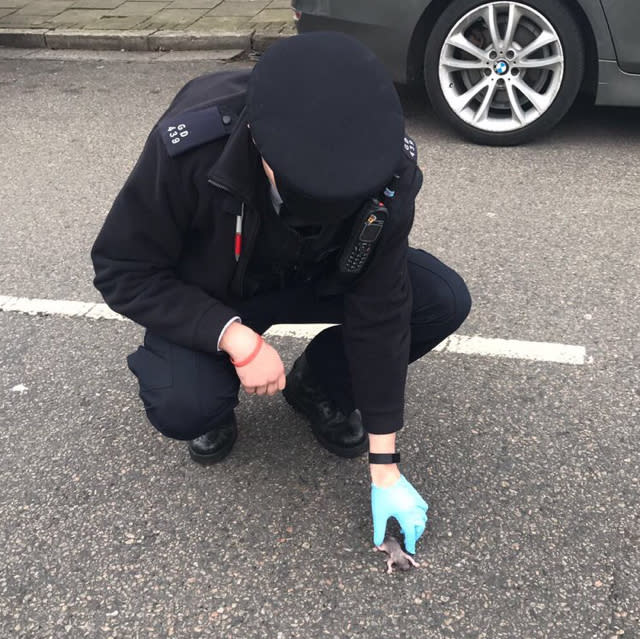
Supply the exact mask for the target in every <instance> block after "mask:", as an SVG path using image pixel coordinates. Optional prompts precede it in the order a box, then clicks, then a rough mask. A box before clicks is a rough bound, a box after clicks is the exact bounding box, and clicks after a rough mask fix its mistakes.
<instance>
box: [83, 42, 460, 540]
mask: <svg viewBox="0 0 640 639" xmlns="http://www.w3.org/2000/svg"><path fill="white" fill-rule="evenodd" d="M421 185H422V174H421V172H420V170H419V169H418V166H417V150H416V147H415V144H414V142H413V141H412V140H411V139H410V138H409V137H408V136H407V135H406V133H405V130H404V117H403V113H402V108H401V105H400V101H399V98H398V95H397V93H396V91H395V88H394V86H393V83H392V82H391V80H390V78H389V76H388V75H387V73H386V71H385V69H384V68H383V66H382V65H381V63H380V62H379V61H378V60H377V59H376V58H375V57H374V55H373V54H372V53H371V52H370V51H369V50H368V49H367V48H366V47H364V46H363V45H361V44H360V43H358V42H357V41H355V40H353V39H352V38H350V37H348V36H345V35H341V34H337V33H310V34H303V35H298V36H294V37H291V38H288V39H286V40H284V41H281V42H279V43H278V44H276V45H274V46H272V47H271V48H270V49H269V50H268V51H267V52H266V53H265V54H264V55H263V57H262V58H261V60H260V61H259V62H258V63H257V64H256V66H255V68H254V69H253V70H252V71H245V70H243V71H229V72H222V73H214V74H209V75H205V76H201V77H198V78H195V79H194V80H192V81H191V82H189V83H188V84H187V85H186V86H184V87H183V88H182V89H181V90H180V92H179V93H178V94H177V96H176V97H175V98H174V100H173V102H172V103H171V105H170V106H169V108H168V110H167V111H166V112H165V114H164V115H163V116H162V118H161V119H160V121H159V122H158V123H157V124H156V126H155V127H154V128H153V130H152V132H151V134H150V135H149V137H148V139H147V142H146V145H145V147H144V150H143V152H142V154H141V156H140V158H139V160H138V162H137V164H136V165H135V167H134V169H133V171H132V172H131V175H130V176H129V178H128V179H127V181H126V183H125V185H124V187H123V188H122V190H121V191H120V193H119V195H118V196H117V198H116V200H115V202H114V204H113V207H112V209H111V211H110V213H109V215H108V216H107V219H106V221H105V223H104V226H103V228H102V230H101V231H100V234H99V236H98V238H97V240H96V242H95V245H94V247H93V250H92V259H93V263H94V267H95V273H96V277H95V285H96V287H97V288H98V289H99V290H100V292H101V293H102V295H103V296H104V299H105V300H106V302H107V303H108V304H109V305H110V306H111V308H113V309H114V310H115V311H117V312H119V313H122V314H123V315H126V316H127V317H129V318H131V319H132V320H134V321H135V322H137V323H139V324H141V325H142V326H144V327H145V328H146V333H145V337H144V344H143V345H142V346H140V347H139V348H138V350H137V351H136V352H134V353H133V354H131V355H130V356H129V358H128V364H129V368H130V369H131V371H132V372H133V373H134V374H135V375H136V377H137V379H138V381H139V385H140V397H141V399H142V401H143V403H144V406H145V409H146V413H147V416H148V418H149V421H150V422H151V424H152V425H153V426H154V427H155V428H157V429H158V430H159V431H160V432H161V433H163V434H164V435H166V436H167V437H172V438H174V439H182V440H188V441H189V452H190V454H191V457H192V458H193V459H194V460H195V461H197V462H200V463H214V462H219V461H220V460H222V459H223V458H224V457H226V455H228V454H229V452H230V450H231V448H232V446H233V444H234V441H235V439H236V436H237V424H236V418H235V414H234V409H235V407H236V406H237V404H238V390H239V386H240V385H241V386H242V387H243V388H244V390H245V391H246V392H247V393H249V394H256V395H273V394H275V393H277V392H278V391H283V395H284V398H285V400H286V401H287V402H288V403H289V404H290V405H291V406H292V407H293V408H294V409H295V410H296V411H298V412H300V413H301V414H302V415H303V416H304V417H305V418H306V419H307V420H308V422H309V424H310V427H311V429H312V431H313V434H314V435H315V437H316V438H317V440H318V441H319V443H320V444H321V445H322V446H324V447H325V448H326V449H328V450H329V451H331V452H332V453H334V454H336V455H340V456H342V457H355V456H358V455H361V454H363V453H365V452H366V451H367V449H368V450H369V462H370V464H369V468H370V475H371V480H372V489H371V500H372V502H371V504H372V513H373V523H374V543H376V544H380V543H382V540H383V536H384V530H385V526H386V523H387V519H388V517H390V516H394V517H395V518H396V519H397V520H398V522H399V524H400V525H401V527H402V530H403V533H404V536H405V546H406V547H407V550H408V551H409V552H411V553H413V552H415V543H416V540H417V539H418V538H419V537H420V535H421V534H422V532H423V531H424V526H425V523H426V510H427V504H426V502H425V501H424V499H423V498H422V497H421V496H420V495H419V494H418V492H417V491H416V490H415V489H414V487H413V486H412V485H411V484H410V483H409V482H408V480H407V479H406V478H405V477H404V475H402V474H401V473H400V470H399V468H398V462H399V453H398V452H397V451H396V448H395V433H396V431H398V430H399V429H400V428H401V427H402V425H403V406H404V393H405V379H406V373H407V365H408V364H409V363H410V362H412V361H414V360H416V359H418V358H419V357H421V356H422V355H424V354H425V353H426V352H428V351H429V350H431V349H432V348H433V347H434V346H435V345H436V344H438V343H439V342H440V341H442V340H443V339H444V338H446V337H447V336H448V335H450V334H451V333H452V332H453V331H454V330H456V329H457V328H458V326H459V325H460V324H461V323H462V322H463V321H464V319H465V317H466V316H467V314H468V312H469V309H470V305H471V301H470V297H469V293H468V291H467V288H466V286H465V284H464V282H463V281H462V279H461V278H460V277H459V276H458V275H457V274H456V273H455V272H454V271H452V270H451V269H450V268H448V267H447V266H445V265H444V264H443V263H442V262H440V261H438V260H437V259H436V258H435V257H433V256H432V255H430V254H428V253H426V252H424V251H422V250H416V249H412V248H409V247H408V235H409V231H410V229H411V226H412V223H413V217H414V201H415V197H416V195H417V193H418V191H419V190H420V187H421ZM309 322H322V323H332V324H335V326H333V327H331V328H329V329H327V330H324V331H323V332H321V333H320V334H319V335H317V337H315V338H314V339H313V340H312V341H311V342H310V343H309V345H308V346H307V348H306V350H305V351H304V353H303V354H302V355H301V356H300V357H299V358H298V359H297V361H296V362H295V364H294V366H293V368H292V370H291V372H290V373H289V375H288V376H286V377H285V370H284V366H283V364H282V360H281V359H280V355H279V354H278V352H277V351H276V349H275V348H273V347H272V346H271V345H270V344H268V343H267V342H266V341H265V340H264V339H263V338H262V333H264V332H265V331H266V330H267V329H268V327H269V326H271V325H272V324H276V323H309Z"/></svg>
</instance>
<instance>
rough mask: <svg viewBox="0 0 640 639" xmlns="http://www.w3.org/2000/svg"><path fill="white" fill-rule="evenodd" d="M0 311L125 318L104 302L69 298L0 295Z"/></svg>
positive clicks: (95, 317)
mask: <svg viewBox="0 0 640 639" xmlns="http://www.w3.org/2000/svg"><path fill="white" fill-rule="evenodd" d="M0 311H11V312H14V313H25V314H27V315H58V316H62V317H88V318H90V319H115V320H127V318H126V317H123V316H122V315H118V313H114V312H113V311H112V310H111V309H110V308H109V307H108V306H107V305H106V304H96V303H94V302H74V301H71V300H45V299H32V298H29V297H8V296H6V295H0ZM127 321H128V320H127Z"/></svg>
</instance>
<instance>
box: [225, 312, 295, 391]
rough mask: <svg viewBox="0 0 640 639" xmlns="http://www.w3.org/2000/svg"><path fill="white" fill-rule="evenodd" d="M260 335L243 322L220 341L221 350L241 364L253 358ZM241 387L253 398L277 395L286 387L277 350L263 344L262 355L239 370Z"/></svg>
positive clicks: (237, 370)
mask: <svg viewBox="0 0 640 639" xmlns="http://www.w3.org/2000/svg"><path fill="white" fill-rule="evenodd" d="M259 339H260V335H258V334H257V333H256V332H255V331H253V330H251V329H250V328H249V327H248V326H244V325H243V324H240V323H239V322H234V323H233V324H231V325H230V326H229V327H228V328H227V330H226V331H225V332H224V335H223V336H222V339H221V340H220V348H221V349H222V350H223V351H226V352H227V353H228V354H229V356H230V357H231V359H232V360H234V361H236V362H241V361H242V360H243V359H246V358H247V357H249V355H251V353H252V352H253V350H254V349H255V347H256V344H257V342H258V340H259ZM235 368H236V373H237V374H238V378H239V379H240V384H242V387H243V388H244V390H245V391H246V392H247V393H249V394H254V393H255V394H257V395H275V394H276V393H277V392H278V391H281V390H282V389H283V388H284V387H285V384H286V377H285V371H284V364H283V363H282V360H281V359H280V355H278V351H276V349H275V348H273V346H270V345H269V344H267V343H266V342H263V343H262V346H261V347H260V350H259V351H258V354H257V355H256V356H255V358H254V359H253V360H252V361H251V362H249V363H248V364H246V365H245V366H236V367H235Z"/></svg>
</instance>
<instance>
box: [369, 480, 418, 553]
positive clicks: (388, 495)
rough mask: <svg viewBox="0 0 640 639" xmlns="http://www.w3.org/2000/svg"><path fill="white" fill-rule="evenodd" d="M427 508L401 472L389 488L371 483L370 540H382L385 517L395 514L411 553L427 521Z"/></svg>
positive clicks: (405, 543)
mask: <svg viewBox="0 0 640 639" xmlns="http://www.w3.org/2000/svg"><path fill="white" fill-rule="evenodd" d="M428 508H429V506H428V505H427V502H426V501H425V500H424V499H422V497H421V496H420V494H419V493H418V491H417V490H416V489H415V488H414V487H413V486H412V485H411V484H410V483H409V482H408V481H407V479H406V478H405V476H404V475H400V479H398V481H397V482H396V483H395V484H393V485H391V486H389V487H388V488H378V487H377V486H374V485H373V484H371V513H372V515H373V543H374V544H375V545H376V546H379V545H380V544H382V542H383V541H384V535H385V532H386V530H387V520H388V519H389V517H395V519H396V520H397V522H398V523H399V524H400V528H402V533H403V534H404V545H405V548H406V549H407V552H409V553H411V554H412V555H413V554H414V553H415V552H416V541H418V539H419V538H420V535H422V533H423V532H424V527H425V526H426V524H427V510H428Z"/></svg>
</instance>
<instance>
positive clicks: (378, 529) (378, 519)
mask: <svg viewBox="0 0 640 639" xmlns="http://www.w3.org/2000/svg"><path fill="white" fill-rule="evenodd" d="M387 519H388V517H386V516H385V515H384V514H383V513H382V512H379V511H378V512H376V511H374V512H373V545H374V546H380V545H381V544H382V542H383V541H384V534H385V533H386V532H387Z"/></svg>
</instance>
